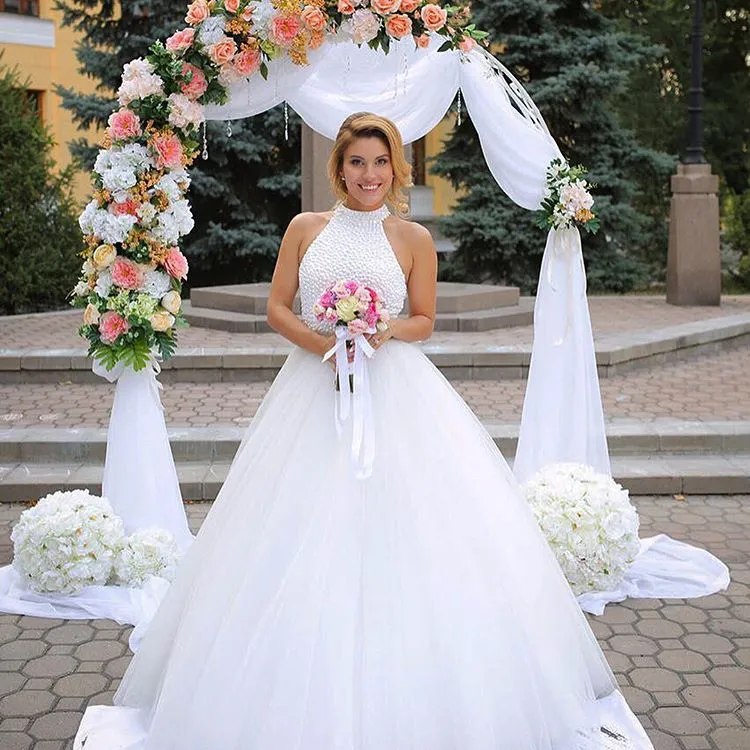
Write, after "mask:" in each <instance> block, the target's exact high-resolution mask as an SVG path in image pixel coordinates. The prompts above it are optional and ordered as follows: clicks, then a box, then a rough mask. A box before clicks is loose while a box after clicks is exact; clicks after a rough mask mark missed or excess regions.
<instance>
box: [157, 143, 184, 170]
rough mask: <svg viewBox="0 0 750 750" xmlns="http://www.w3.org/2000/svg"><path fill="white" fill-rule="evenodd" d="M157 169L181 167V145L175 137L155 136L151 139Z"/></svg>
mask: <svg viewBox="0 0 750 750" xmlns="http://www.w3.org/2000/svg"><path fill="white" fill-rule="evenodd" d="M151 148H152V149H153V150H154V152H155V157H156V158H155V162H156V168H157V169H179V168H180V167H181V166H182V143H180V139H179V138H178V137H177V136H176V135H155V136H154V137H153V138H152V139H151Z"/></svg>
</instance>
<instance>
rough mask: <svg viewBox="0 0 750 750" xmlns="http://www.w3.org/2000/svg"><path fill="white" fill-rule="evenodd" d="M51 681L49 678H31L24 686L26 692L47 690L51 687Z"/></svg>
mask: <svg viewBox="0 0 750 750" xmlns="http://www.w3.org/2000/svg"><path fill="white" fill-rule="evenodd" d="M52 682H53V681H52V680H51V679H50V678H49V677H32V678H31V679H29V681H28V682H27V683H26V684H25V685H24V688H25V689H26V690H49V689H50V688H51V687H52Z"/></svg>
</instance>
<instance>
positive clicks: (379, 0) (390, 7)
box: [370, 0, 401, 16]
mask: <svg viewBox="0 0 750 750" xmlns="http://www.w3.org/2000/svg"><path fill="white" fill-rule="evenodd" d="M400 5H401V0H372V2H371V3H370V8H372V10H374V11H375V12H376V13H380V15H381V16H387V15H389V14H391V13H395V12H396V11H397V10H398V9H399V6H400Z"/></svg>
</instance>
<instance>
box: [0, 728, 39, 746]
mask: <svg viewBox="0 0 750 750" xmlns="http://www.w3.org/2000/svg"><path fill="white" fill-rule="evenodd" d="M0 739H2V741H3V745H2V747H3V750H29V749H30V748H31V746H32V744H33V743H34V740H33V739H31V737H29V735H28V734H24V733H22V732H3V735H2V737H1V738H0Z"/></svg>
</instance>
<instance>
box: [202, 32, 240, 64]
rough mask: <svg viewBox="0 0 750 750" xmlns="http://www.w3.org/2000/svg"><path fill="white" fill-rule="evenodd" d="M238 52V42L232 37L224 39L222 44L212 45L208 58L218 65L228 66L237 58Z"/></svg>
mask: <svg viewBox="0 0 750 750" xmlns="http://www.w3.org/2000/svg"><path fill="white" fill-rule="evenodd" d="M236 52H237V42H235V41H234V39H231V38H230V37H228V36H227V37H224V39H222V40H221V41H220V42H217V43H216V44H212V45H211V46H210V47H209V48H208V56H209V57H210V58H211V59H212V60H213V61H214V62H215V63H216V64H217V65H220V66H222V65H226V64H227V63H228V62H230V60H231V59H232V58H233V57H234V56H235V54H236Z"/></svg>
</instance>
